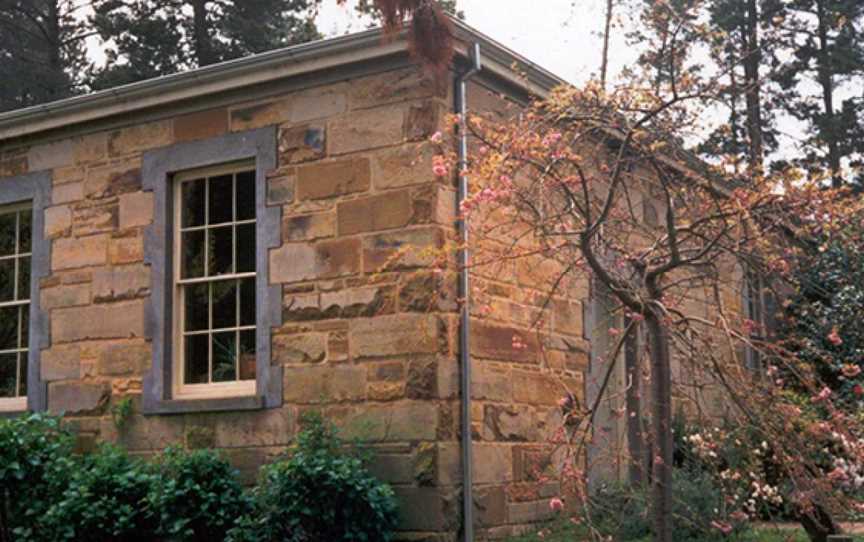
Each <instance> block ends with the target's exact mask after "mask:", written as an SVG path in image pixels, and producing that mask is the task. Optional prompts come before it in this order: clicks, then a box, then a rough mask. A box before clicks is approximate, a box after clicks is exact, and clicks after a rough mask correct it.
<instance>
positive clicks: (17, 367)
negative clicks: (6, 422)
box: [0, 204, 33, 411]
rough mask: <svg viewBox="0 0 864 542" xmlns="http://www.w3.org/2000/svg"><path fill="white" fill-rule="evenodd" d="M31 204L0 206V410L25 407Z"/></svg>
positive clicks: (28, 327)
mask: <svg viewBox="0 0 864 542" xmlns="http://www.w3.org/2000/svg"><path fill="white" fill-rule="evenodd" d="M32 223H33V212H32V209H31V206H30V204H18V205H11V206H4V207H0V411H19V410H26V409H27V366H28V359H29V349H28V344H29V337H30V333H29V329H30V264H31V259H32V250H33V249H32V229H33V228H32Z"/></svg>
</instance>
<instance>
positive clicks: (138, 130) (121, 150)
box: [108, 121, 172, 157]
mask: <svg viewBox="0 0 864 542" xmlns="http://www.w3.org/2000/svg"><path fill="white" fill-rule="evenodd" d="M171 142H172V138H171V123H170V122H168V121H157V122H148V123H145V124H136V125H134V126H130V127H128V128H122V129H120V130H116V131H114V132H111V133H110V134H109V135H108V154H109V155H110V156H112V157H113V156H122V155H124V154H132V153H136V152H141V151H145V150H149V149H155V148H158V147H164V146H166V145H170V144H171Z"/></svg>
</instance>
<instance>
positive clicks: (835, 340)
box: [827, 327, 843, 346]
mask: <svg viewBox="0 0 864 542" xmlns="http://www.w3.org/2000/svg"><path fill="white" fill-rule="evenodd" d="M827 338H828V342H830V343H831V344H833V345H834V346H840V345H841V344H843V339H841V338H840V335H839V334H838V333H837V328H836V327H835V328H834V329H832V330H831V333H829V334H828V337H827Z"/></svg>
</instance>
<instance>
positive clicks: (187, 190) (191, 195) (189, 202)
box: [180, 179, 205, 228]
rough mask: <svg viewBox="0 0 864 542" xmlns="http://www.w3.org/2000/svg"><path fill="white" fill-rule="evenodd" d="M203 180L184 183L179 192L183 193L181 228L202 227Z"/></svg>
mask: <svg viewBox="0 0 864 542" xmlns="http://www.w3.org/2000/svg"><path fill="white" fill-rule="evenodd" d="M204 185H205V181H204V179H195V180H194V181H187V182H184V183H183V184H182V185H181V187H180V190H181V191H182V192H183V195H182V199H183V207H182V215H183V227H184V228H189V227H193V226H203V225H204Z"/></svg>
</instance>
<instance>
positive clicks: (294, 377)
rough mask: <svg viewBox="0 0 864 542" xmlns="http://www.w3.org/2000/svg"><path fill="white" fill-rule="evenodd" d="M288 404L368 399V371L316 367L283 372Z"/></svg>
mask: <svg viewBox="0 0 864 542" xmlns="http://www.w3.org/2000/svg"><path fill="white" fill-rule="evenodd" d="M283 374H284V394H285V395H284V397H285V402H287V403H297V404H319V403H335V402H341V401H358V400H362V399H364V398H365V396H366V369H365V367H361V366H356V365H314V366H309V367H290V368H285V370H284V373H283Z"/></svg>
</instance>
